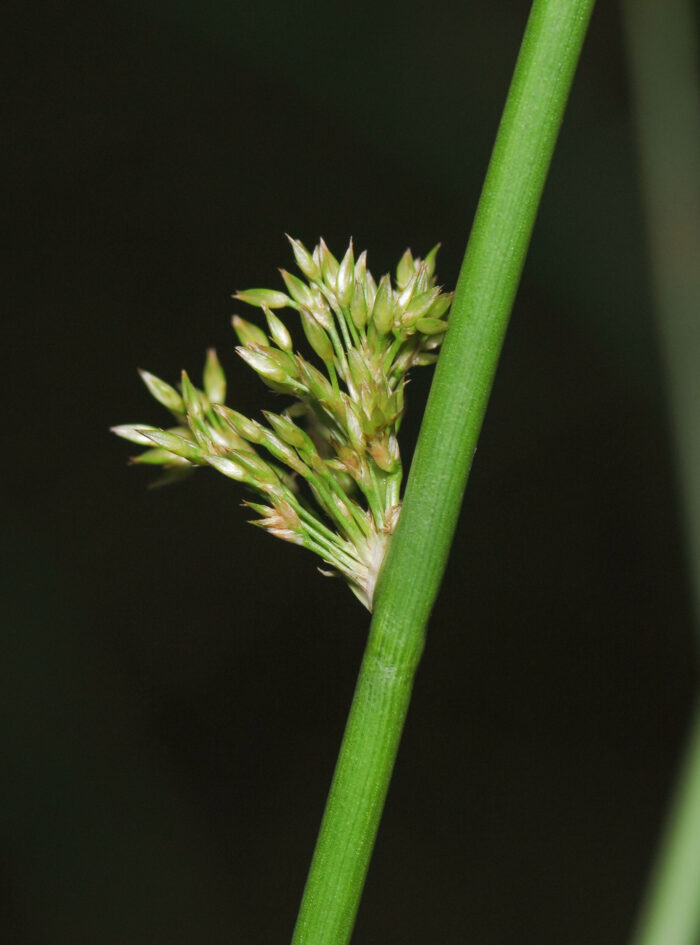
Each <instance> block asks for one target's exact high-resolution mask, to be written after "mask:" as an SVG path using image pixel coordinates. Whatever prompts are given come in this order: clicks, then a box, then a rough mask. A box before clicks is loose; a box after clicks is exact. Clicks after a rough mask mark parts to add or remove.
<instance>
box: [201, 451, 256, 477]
mask: <svg viewBox="0 0 700 945" xmlns="http://www.w3.org/2000/svg"><path fill="white" fill-rule="evenodd" d="M207 462H208V463H209V465H210V466H213V467H214V469H216V470H217V471H218V472H220V473H223V474H224V476H228V478H229V479H235V480H236V481H237V482H250V478H251V477H250V474H249V473H248V470H247V469H245V468H244V467H243V466H242V465H241V464H240V463H238V462H236V460H235V459H231V458H230V457H228V456H207Z"/></svg>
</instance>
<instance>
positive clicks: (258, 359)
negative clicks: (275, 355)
mask: <svg viewBox="0 0 700 945" xmlns="http://www.w3.org/2000/svg"><path fill="white" fill-rule="evenodd" d="M236 352H237V353H238V354H239V355H240V356H241V357H242V358H243V360H244V361H245V362H246V363H247V364H249V365H250V367H252V369H253V370H254V371H255V373H256V374H258V375H259V376H260V377H261V378H262V379H263V380H265V381H272V382H273V383H275V384H284V383H285V382H287V381H288V380H289V377H288V375H287V372H286V371H284V370H283V369H282V368H281V367H279V366H278V365H277V364H275V362H274V361H273V360H272V359H271V358H269V357H268V356H267V354H263V353H262V352H261V351H260V349H259V347H258V346H256V348H255V349H254V348H243V347H238V348H236Z"/></svg>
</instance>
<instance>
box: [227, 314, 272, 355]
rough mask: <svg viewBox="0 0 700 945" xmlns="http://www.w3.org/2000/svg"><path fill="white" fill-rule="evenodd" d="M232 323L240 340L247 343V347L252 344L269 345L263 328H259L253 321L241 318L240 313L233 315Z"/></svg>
mask: <svg viewBox="0 0 700 945" xmlns="http://www.w3.org/2000/svg"><path fill="white" fill-rule="evenodd" d="M231 324H232V325H233V330H234V331H235V332H236V336H237V338H238V340H239V341H240V343H241V344H242V345H245V347H246V348H248V347H250V346H251V345H262V346H263V347H267V345H268V344H269V343H270V342H269V339H268V337H267V335H266V334H265V332H264V331H263V330H262V328H258V326H257V325H254V324H253V323H252V322H247V321H246V320H245V319H244V318H241V317H240V315H234V316H232V318H231Z"/></svg>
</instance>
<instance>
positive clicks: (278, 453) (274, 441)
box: [262, 427, 309, 476]
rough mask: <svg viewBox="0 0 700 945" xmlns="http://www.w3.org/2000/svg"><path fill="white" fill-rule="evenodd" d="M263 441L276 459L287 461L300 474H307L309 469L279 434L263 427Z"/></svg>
mask: <svg viewBox="0 0 700 945" xmlns="http://www.w3.org/2000/svg"><path fill="white" fill-rule="evenodd" d="M263 431H264V432H263V442H262V445H263V446H264V447H265V449H266V450H268V451H269V452H270V453H272V455H273V456H274V457H275V459H279V460H280V461H281V462H283V463H286V465H287V466H289V468H290V469H293V470H294V472H296V473H299V475H300V476H306V475H308V473H309V469H308V467H307V465H306V463H304V462H303V461H302V460H301V459H299V456H298V455H297V453H296V450H294V449H293V448H292V447H291V446H289V444H288V443H285V442H284V440H282V439H280V438H279V437H278V436H275V434H274V433H271V432H270V430H265V428H264V427H263Z"/></svg>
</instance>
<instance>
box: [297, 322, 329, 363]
mask: <svg viewBox="0 0 700 945" xmlns="http://www.w3.org/2000/svg"><path fill="white" fill-rule="evenodd" d="M299 315H300V316H301V327H302V328H303V329H304V334H305V335H306V339H307V341H308V342H309V344H310V345H311V347H312V348H313V350H314V351H315V352H316V354H317V355H318V356H319V358H320V359H321V360H322V361H325V362H326V364H328V363H329V362H331V361H332V360H333V345H332V344H331V340H330V338H329V337H328V335H327V334H326V333H325V331H324V330H323V328H321V326H320V325H319V323H318V322H317V321H316V319H315V318H314V316H313V315H312V314H311V312H310V311H308V309H306V308H301V309H299Z"/></svg>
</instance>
